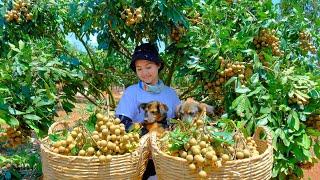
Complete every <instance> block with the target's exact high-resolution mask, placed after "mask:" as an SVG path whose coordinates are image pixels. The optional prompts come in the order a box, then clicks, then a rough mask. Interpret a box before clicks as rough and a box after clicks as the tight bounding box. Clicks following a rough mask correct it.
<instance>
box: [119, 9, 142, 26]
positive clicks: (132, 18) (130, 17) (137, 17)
mask: <svg viewBox="0 0 320 180" xmlns="http://www.w3.org/2000/svg"><path fill="white" fill-rule="evenodd" d="M141 13H142V8H141V7H139V8H137V9H133V10H132V9H131V8H127V9H125V10H124V11H123V12H122V13H121V19H123V20H126V25H127V26H131V25H134V24H137V23H140V22H141V21H142V14H141Z"/></svg>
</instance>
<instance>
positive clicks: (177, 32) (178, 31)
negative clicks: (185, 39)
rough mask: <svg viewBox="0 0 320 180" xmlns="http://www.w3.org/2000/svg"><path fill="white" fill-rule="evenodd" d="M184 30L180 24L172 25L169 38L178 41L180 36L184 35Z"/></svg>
mask: <svg viewBox="0 0 320 180" xmlns="http://www.w3.org/2000/svg"><path fill="white" fill-rule="evenodd" d="M185 32H186V30H185V28H184V27H182V26H174V27H173V28H172V30H171V35H170V36H171V39H172V40H173V41H176V42H178V41H179V40H180V39H181V37H182V36H183V35H184V33H185Z"/></svg>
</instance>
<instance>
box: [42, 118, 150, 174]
mask: <svg viewBox="0 0 320 180" xmlns="http://www.w3.org/2000/svg"><path fill="white" fill-rule="evenodd" d="M71 127H72V125H71V124H68V123H67V122H64V121H63V122H56V123H54V124H52V126H51V127H50V128H49V131H48V132H49V134H51V133H53V132H56V131H59V130H63V129H69V128H71ZM48 140H49V139H48V137H46V138H44V139H43V140H42V144H41V160H42V171H43V177H44V179H50V180H51V179H57V180H61V179H94V180H97V179H135V180H136V179H141V177H142V175H143V173H144V171H145V169H146V165H147V160H148V158H149V156H150V147H149V144H150V143H148V142H149V136H143V137H141V139H140V145H139V147H138V148H137V150H136V151H134V152H132V153H126V154H124V155H115V156H112V160H111V161H110V162H108V163H101V162H100V161H99V159H98V157H96V156H91V157H83V156H65V155H61V154H57V153H54V152H52V151H50V149H49V148H48V147H47V145H48Z"/></svg>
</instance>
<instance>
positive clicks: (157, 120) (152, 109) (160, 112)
mask: <svg viewBox="0 0 320 180" xmlns="http://www.w3.org/2000/svg"><path fill="white" fill-rule="evenodd" d="M139 108H141V109H143V110H144V121H143V123H142V124H143V126H144V127H145V128H146V129H147V130H148V132H157V135H158V136H161V135H162V134H163V133H164V131H165V128H166V127H167V112H168V106H167V105H165V104H163V103H161V102H159V101H151V102H149V103H142V104H140V105H139Z"/></svg>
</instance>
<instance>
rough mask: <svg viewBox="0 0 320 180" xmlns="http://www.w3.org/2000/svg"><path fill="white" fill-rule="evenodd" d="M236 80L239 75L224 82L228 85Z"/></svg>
mask: <svg viewBox="0 0 320 180" xmlns="http://www.w3.org/2000/svg"><path fill="white" fill-rule="evenodd" d="M235 80H237V77H232V78H230V79H229V80H228V81H227V82H226V83H225V84H224V86H225V87H227V86H228V85H229V84H231V83H232V82H234V81H235Z"/></svg>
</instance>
